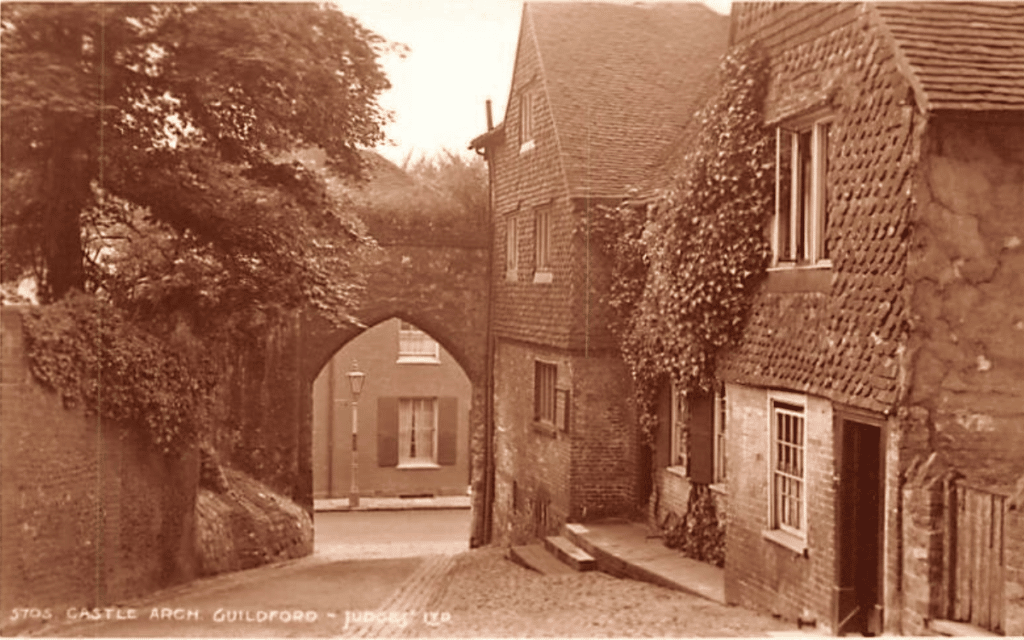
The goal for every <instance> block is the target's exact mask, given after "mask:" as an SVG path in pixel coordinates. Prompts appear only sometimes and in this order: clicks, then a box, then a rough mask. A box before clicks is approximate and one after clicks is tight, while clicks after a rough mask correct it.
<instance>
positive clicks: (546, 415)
mask: <svg viewBox="0 0 1024 640" xmlns="http://www.w3.org/2000/svg"><path fill="white" fill-rule="evenodd" d="M557 380H558V366H557V365H554V364H551V363H548V362H541V361H540V360H536V361H534V365H533V419H534V420H536V421H538V422H545V423H548V424H551V425H554V424H555V408H556V405H557V400H556V398H555V384H556V383H557Z"/></svg>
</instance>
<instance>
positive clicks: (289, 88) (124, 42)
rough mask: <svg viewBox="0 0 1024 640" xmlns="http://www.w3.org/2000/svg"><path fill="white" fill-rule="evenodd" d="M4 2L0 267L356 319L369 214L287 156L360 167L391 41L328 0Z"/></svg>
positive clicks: (113, 295)
mask: <svg viewBox="0 0 1024 640" xmlns="http://www.w3.org/2000/svg"><path fill="white" fill-rule="evenodd" d="M0 17H2V41H0V42H2V49H0V54H2V59H3V65H2V77H0V80H2V84H0V98H2V153H3V159H4V162H3V165H2V168H0V169H2V180H3V183H2V186H3V193H2V198H3V201H2V206H3V212H4V215H3V220H2V225H3V229H2V231H3V255H2V258H3V259H2V269H3V273H2V279H3V280H10V279H12V278H17V277H20V276H21V275H23V274H24V273H25V272H31V273H33V274H34V275H35V276H36V277H37V279H38V281H39V283H40V294H41V298H42V300H43V301H44V302H47V301H54V300H57V299H59V298H61V297H62V296H63V295H64V294H66V293H67V292H69V291H71V290H75V289H81V290H92V291H95V292H96V293H97V294H99V295H101V296H104V297H105V298H106V299H107V300H109V301H111V302H113V303H115V304H117V305H118V306H121V307H122V308H125V309H126V310H128V311H129V312H130V313H132V314H134V315H135V316H137V317H145V318H149V319H153V320H158V319H160V318H162V317H166V315H167V313H168V312H170V311H174V312H175V313H185V314H187V315H188V316H189V318H190V321H192V322H197V323H198V322H202V321H204V319H206V320H208V319H209V318H211V317H217V314H218V313H219V312H241V311H247V310H263V311H266V310H273V309H286V308H295V307H297V306H300V305H303V304H308V303H313V304H314V305H316V306H318V307H320V308H321V309H322V310H324V311H326V312H327V313H328V314H329V315H332V316H333V317H335V318H336V319H337V318H343V317H345V314H346V311H347V310H348V309H350V308H351V306H352V304H353V302H354V294H355V292H356V291H357V290H358V285H359V277H358V276H359V269H358V254H359V252H360V251H361V250H362V248H363V247H365V246H366V238H365V233H364V230H363V227H362V226H361V224H360V223H359V221H358V219H357V218H356V217H355V216H354V215H353V214H351V213H348V212H346V211H345V210H344V208H343V207H342V206H340V205H339V204H338V202H337V201H336V200H334V199H333V198H332V197H331V196H330V195H329V193H328V191H327V190H326V189H325V186H324V180H323V176H322V175H319V174H318V173H317V172H315V171H312V170H309V169H307V168H306V167H304V166H303V165H302V164H301V163H299V162H296V161H293V160H292V159H291V158H294V157H295V156H294V153H293V152H295V151H296V150H299V149H303V148H310V147H317V148H320V149H322V150H323V151H324V152H325V153H326V156H327V158H328V163H329V166H330V168H331V170H332V171H334V172H337V173H339V174H342V175H350V176H351V175H357V174H358V173H359V170H360V166H361V160H360V155H359V154H358V152H357V147H359V146H372V145H373V144H375V143H376V142H378V141H380V140H381V139H382V138H383V132H382V127H383V125H384V124H385V123H386V122H387V120H388V118H389V114H388V113H387V112H386V111H384V110H383V109H382V108H381V106H380V105H379V104H378V96H379V95H380V93H381V92H382V91H384V90H385V89H387V88H388V87H389V86H390V85H389V83H388V80H387V78H386V77H385V75H384V73H383V71H382V69H381V67H380V65H379V64H378V56H379V55H380V54H381V53H382V52H383V51H384V50H385V49H386V48H387V47H389V46H391V45H389V44H388V43H386V42H385V41H384V40H383V39H382V38H380V37H379V36H377V35H376V34H374V33H372V32H370V31H368V30H367V29H365V28H364V27H362V26H361V25H360V24H359V23H358V22H357V21H356V20H354V19H352V18H350V17H348V16H346V15H344V14H342V13H341V12H340V11H338V10H337V9H335V8H333V7H331V6H330V5H314V4H291V3H281V4H277V3H274V4H263V3H253V4H221V3H216V4H213V3H211V4H136V3H125V4H107V3H95V4H78V3H68V4H20V3H14V4H12V3H4V4H3V6H2V7H0Z"/></svg>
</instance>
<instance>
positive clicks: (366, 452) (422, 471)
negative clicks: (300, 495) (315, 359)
mask: <svg viewBox="0 0 1024 640" xmlns="http://www.w3.org/2000/svg"><path fill="white" fill-rule="evenodd" d="M353 363H358V367H359V371H361V372H363V373H364V374H365V375H366V377H365V378H364V384H363V388H362V391H361V393H360V395H359V399H358V407H357V408H358V418H359V429H358V432H357V433H358V438H359V440H358V443H357V455H358V456H359V459H358V463H359V464H358V467H357V469H358V470H357V476H358V477H357V479H356V486H357V488H358V492H359V494H360V495H361V496H408V495H416V496H422V495H465V494H466V487H467V486H468V485H469V405H470V398H471V385H470V382H469V379H468V378H467V377H466V374H465V372H464V371H463V370H462V368H461V367H460V366H459V364H458V363H457V362H456V361H455V360H454V359H453V358H452V356H451V354H450V353H448V351H447V350H446V349H444V348H443V347H442V346H441V345H440V344H438V343H437V341H436V340H434V339H433V338H431V337H430V336H429V335H428V334H426V333H424V332H423V331H420V330H419V329H418V328H417V327H415V326H414V325H411V324H410V323H408V322H405V321H403V320H400V319H399V318H391V319H389V320H385V321H384V322H381V323H379V324H377V325H375V326H373V327H370V328H369V329H367V330H366V331H365V332H363V333H362V334H360V335H359V336H358V337H357V338H355V339H354V340H352V341H351V342H349V343H347V344H346V345H345V346H344V347H342V348H341V349H340V350H339V351H338V352H337V353H336V354H334V356H333V357H331V359H330V360H329V361H328V362H327V364H325V365H324V368H323V369H322V370H321V372H320V375H318V376H317V378H316V381H315V382H314V383H313V497H314V498H344V497H347V496H348V495H349V492H350V488H351V480H352V391H351V389H350V386H349V380H348V377H347V374H348V372H349V371H351V370H352V367H353V366H354V364H353Z"/></svg>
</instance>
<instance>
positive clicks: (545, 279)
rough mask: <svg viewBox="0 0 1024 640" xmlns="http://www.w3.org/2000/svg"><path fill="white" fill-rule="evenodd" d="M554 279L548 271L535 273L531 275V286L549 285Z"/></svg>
mask: <svg viewBox="0 0 1024 640" xmlns="http://www.w3.org/2000/svg"><path fill="white" fill-rule="evenodd" d="M554 279H555V277H554V274H553V273H551V272H550V271H536V272H534V274H533V284H551V282H552V281H553V280H554Z"/></svg>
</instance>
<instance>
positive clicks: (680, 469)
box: [665, 465, 690, 482]
mask: <svg viewBox="0 0 1024 640" xmlns="http://www.w3.org/2000/svg"><path fill="white" fill-rule="evenodd" d="M665 471H667V472H668V473H671V474H672V475H674V476H677V477H679V478H682V479H683V480H686V481H687V482H689V481H690V478H689V476H687V475H686V467H684V466H682V465H676V466H674V467H665Z"/></svg>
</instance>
